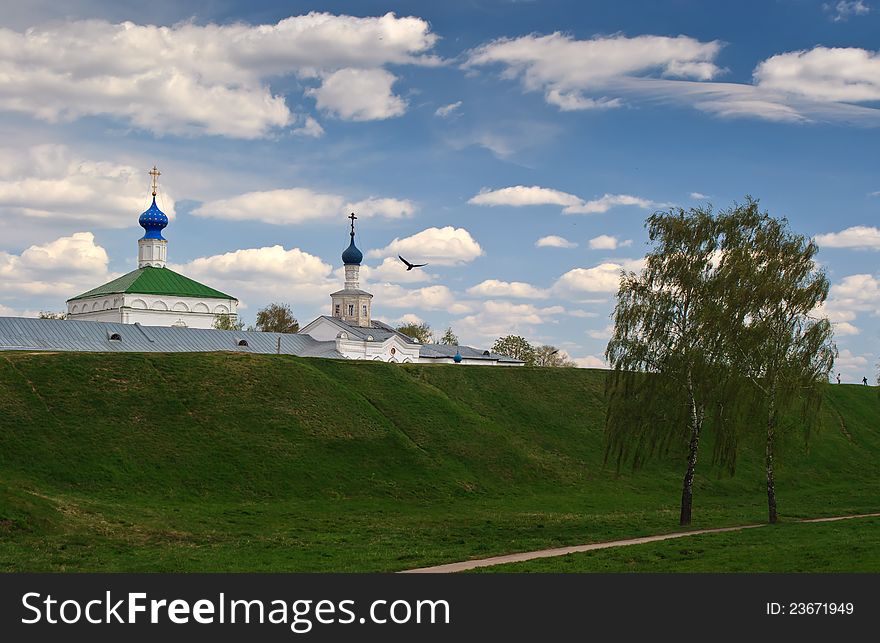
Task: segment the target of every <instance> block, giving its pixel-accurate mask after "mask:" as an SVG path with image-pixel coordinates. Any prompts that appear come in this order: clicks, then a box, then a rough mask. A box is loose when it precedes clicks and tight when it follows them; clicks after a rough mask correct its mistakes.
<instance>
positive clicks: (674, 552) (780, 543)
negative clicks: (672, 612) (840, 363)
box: [473, 518, 880, 573]
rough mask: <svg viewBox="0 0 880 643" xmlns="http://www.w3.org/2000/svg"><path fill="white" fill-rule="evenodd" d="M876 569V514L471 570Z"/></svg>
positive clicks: (879, 527)
mask: <svg viewBox="0 0 880 643" xmlns="http://www.w3.org/2000/svg"><path fill="white" fill-rule="evenodd" d="M716 571H725V572H786V573H793V572H817V573H819V572H874V573H876V572H880V518H857V519H853V520H842V521H839V522H827V523H814V524H803V523H801V524H795V523H789V524H778V525H772V526H771V525H767V526H765V527H759V528H757V529H746V530H744V531H736V532H725V533H720V534H700V535H698V536H687V537H685V538H681V539H675V540H667V541H661V542H657V543H648V544H644V545H627V546H624V547H615V548H613V549H601V550H598V551H593V552H584V553H580V554H568V555H566V556H557V557H554V558H544V559H540V560H530V561H527V562H524V563H511V564H508V565H495V566H494V567H483V568H480V569H476V570H473V572H488V573H524V572H529V573H532V572H600V573H620V572H667V573H668V572H716Z"/></svg>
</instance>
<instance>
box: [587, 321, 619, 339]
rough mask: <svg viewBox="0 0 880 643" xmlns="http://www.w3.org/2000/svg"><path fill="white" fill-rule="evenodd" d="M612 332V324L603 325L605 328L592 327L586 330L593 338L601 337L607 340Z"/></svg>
mask: <svg viewBox="0 0 880 643" xmlns="http://www.w3.org/2000/svg"><path fill="white" fill-rule="evenodd" d="M613 333H614V324H609V325H608V326H605V328H599V329H596V328H592V329H590V330H588V331H587V335H589V336H590V337H591V338H593V339H601V340H604V341H607V340H609V339H611V335H612V334H613Z"/></svg>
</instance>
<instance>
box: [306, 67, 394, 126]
mask: <svg viewBox="0 0 880 643" xmlns="http://www.w3.org/2000/svg"><path fill="white" fill-rule="evenodd" d="M396 80H397V77H396V76H395V75H394V74H392V73H391V72H389V71H386V70H384V69H340V70H339V71H335V72H333V73H332V74H328V75H326V76H324V78H323V81H322V83H321V86H320V87H317V88H312V89H309V90H308V91H307V92H306V93H307V94H308V95H309V96H313V97H314V98H315V101H316V104H317V106H318V109H321V110H324V111H327V112H330V113H331V114H334V115H335V116H338V117H339V118H341V119H343V120H347V121H376V120H384V119H386V118H392V117H394V116H400V115H401V114H403V113H404V112H406V101H405V100H403V99H402V98H400V96H396V95H395V94H394V92H393V91H392V89H391V86H392V85H393V84H394V82H395V81H396Z"/></svg>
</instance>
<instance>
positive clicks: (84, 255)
mask: <svg viewBox="0 0 880 643" xmlns="http://www.w3.org/2000/svg"><path fill="white" fill-rule="evenodd" d="M108 263H109V259H108V257H107V252H106V251H105V250H104V248H103V247H101V246H99V245H97V244H96V243H95V236H94V235H93V234H92V233H91V232H76V233H74V234H72V235H70V236H69V237H60V238H58V239H55V240H54V241H50V242H49V243H45V244H40V245H33V246H30V247H29V248H26V249H25V250H24V251H23V252H22V253H21V254H20V255H16V254H10V253H8V252H2V251H0V292H2V293H4V294H11V293H18V294H23V295H30V296H56V297H59V298H60V300H61V301H63V300H66V299H68V298H69V297H74V296H76V295H78V294H80V293H81V292H85V291H86V290H91V289H92V288H95V287H96V286H100V285H101V284H103V283H105V282H107V281H109V280H110V279H112V278H114V277H115V276H116V275H113V274H111V273H109V272H108V271H107V265H108Z"/></svg>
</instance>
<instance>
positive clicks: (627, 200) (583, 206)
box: [468, 185, 664, 214]
mask: <svg viewBox="0 0 880 643" xmlns="http://www.w3.org/2000/svg"><path fill="white" fill-rule="evenodd" d="M468 203H471V204H473V205H483V206H490V207H495V206H499V205H501V206H512V207H522V206H527V205H559V206H562V211H563V212H564V213H565V214H596V213H602V212H607V211H608V210H610V209H611V208H613V207H615V206H619V205H634V206H638V207H640V208H644V209H648V208H654V207H661V206H662V205H664V204H662V203H656V202H655V201H650V200H648V199H643V198H641V197H637V196H631V195H629V194H604V195H603V196H601V197H600V198H598V199H594V200H592V201H585V200H584V199H582V198H580V197H579V196H576V195H574V194H569V193H568V192H562V191H560V190H554V189H552V188H543V187H540V186H537V185H533V186H531V187H526V186H524V185H514V186H511V187H507V188H500V189H498V190H490V189H488V188H484V189H483V190H481V191H480V193H479V194H477V195H476V196H473V197H471V198H470V199H469V200H468Z"/></svg>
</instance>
